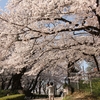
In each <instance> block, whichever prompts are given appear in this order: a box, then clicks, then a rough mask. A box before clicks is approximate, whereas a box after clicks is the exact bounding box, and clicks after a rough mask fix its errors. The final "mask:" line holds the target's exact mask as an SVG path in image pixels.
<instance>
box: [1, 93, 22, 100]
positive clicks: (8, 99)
mask: <svg viewBox="0 0 100 100" xmlns="http://www.w3.org/2000/svg"><path fill="white" fill-rule="evenodd" d="M0 100H24V94H16V95H10V96H5V97H2V98H0Z"/></svg>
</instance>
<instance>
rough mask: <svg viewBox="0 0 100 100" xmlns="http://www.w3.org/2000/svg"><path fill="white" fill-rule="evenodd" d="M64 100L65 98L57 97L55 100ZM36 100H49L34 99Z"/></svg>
mask: <svg viewBox="0 0 100 100" xmlns="http://www.w3.org/2000/svg"><path fill="white" fill-rule="evenodd" d="M62 99H63V97H59V98H58V97H57V98H55V99H54V100H62ZM34 100H48V99H47V98H46V99H34Z"/></svg>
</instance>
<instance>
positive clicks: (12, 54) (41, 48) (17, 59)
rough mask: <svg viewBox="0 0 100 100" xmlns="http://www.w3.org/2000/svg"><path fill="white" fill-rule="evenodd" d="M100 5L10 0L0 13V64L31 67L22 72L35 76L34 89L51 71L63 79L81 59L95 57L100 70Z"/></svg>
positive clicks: (88, 0) (94, 1)
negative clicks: (41, 77) (42, 76)
mask: <svg viewBox="0 0 100 100" xmlns="http://www.w3.org/2000/svg"><path fill="white" fill-rule="evenodd" d="M99 9H100V2H99V0H76V1H75V0H70V1H69V0H8V4H7V8H6V11H2V12H1V13H0V55H1V56H0V67H1V68H2V69H4V68H5V69H7V68H9V69H12V68H14V70H12V71H11V73H14V74H15V72H17V75H19V74H21V73H20V72H21V70H22V69H23V68H26V66H27V68H26V70H25V72H24V74H21V75H22V76H21V77H23V78H24V76H25V75H26V76H34V78H33V79H32V80H34V82H33V81H32V80H31V82H33V83H32V85H31V82H30V86H29V90H30V91H32V90H33V89H35V87H36V85H37V82H38V79H39V77H40V76H41V75H42V74H44V75H47V74H48V73H47V72H48V70H49V71H50V72H51V73H50V75H49V74H48V75H47V76H48V77H52V78H53V79H54V80H56V81H58V82H59V83H61V80H62V79H63V78H64V77H69V76H70V73H71V72H75V71H76V70H75V64H76V63H77V62H78V61H81V60H86V61H89V60H91V58H92V60H91V61H95V63H96V66H97V69H98V71H99V56H100V39H99V38H100V11H99ZM58 69H59V71H58ZM59 73H60V74H59ZM21 77H20V79H21ZM48 77H46V78H48ZM20 79H19V80H20ZM58 79H59V80H58ZM23 80H24V79H23ZM19 82H20V81H19ZM24 82H25V81H22V83H23V85H24V84H26V83H27V82H26V83H24ZM33 84H34V85H33ZM9 86H10V85H9ZM14 88H15V87H14Z"/></svg>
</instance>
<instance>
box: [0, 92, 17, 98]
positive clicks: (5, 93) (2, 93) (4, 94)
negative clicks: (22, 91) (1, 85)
mask: <svg viewBox="0 0 100 100" xmlns="http://www.w3.org/2000/svg"><path fill="white" fill-rule="evenodd" d="M7 94H9V95H12V94H18V91H17V90H15V91H11V90H0V97H4V96H6V95H7Z"/></svg>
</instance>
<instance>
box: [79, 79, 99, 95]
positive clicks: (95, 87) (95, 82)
mask: <svg viewBox="0 0 100 100" xmlns="http://www.w3.org/2000/svg"><path fill="white" fill-rule="evenodd" d="M91 83H92V94H93V95H94V96H99V95H100V78H95V79H92V81H91ZM80 90H82V91H84V92H91V90H90V83H88V84H86V83H85V84H83V81H80Z"/></svg>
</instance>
